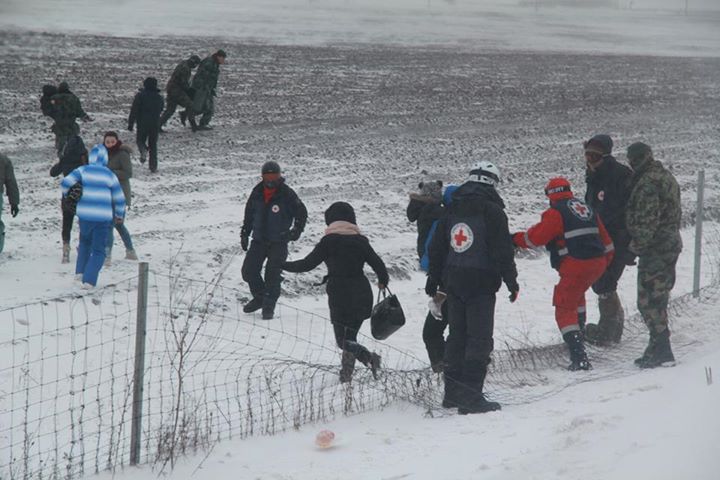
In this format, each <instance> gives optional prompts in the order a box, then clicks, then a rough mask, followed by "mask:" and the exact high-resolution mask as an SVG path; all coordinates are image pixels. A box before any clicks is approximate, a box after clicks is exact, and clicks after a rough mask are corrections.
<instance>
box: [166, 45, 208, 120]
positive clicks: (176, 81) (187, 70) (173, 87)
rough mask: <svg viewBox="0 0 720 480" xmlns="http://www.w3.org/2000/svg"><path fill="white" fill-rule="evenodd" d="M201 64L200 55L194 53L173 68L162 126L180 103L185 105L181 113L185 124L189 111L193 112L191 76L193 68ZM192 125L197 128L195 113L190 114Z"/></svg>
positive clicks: (181, 118)
mask: <svg viewBox="0 0 720 480" xmlns="http://www.w3.org/2000/svg"><path fill="white" fill-rule="evenodd" d="M198 65H200V57H198V56H197V55H192V56H191V57H190V58H188V59H187V60H183V61H182V62H180V63H178V64H177V66H176V67H175V70H173V73H172V76H171V77H170V80H168V83H167V86H166V87H165V91H166V92H167V103H166V105H165V111H164V112H163V113H162V115H161V116H160V127H161V128H162V127H164V126H165V124H166V123H167V121H168V120H170V117H172V116H173V114H174V113H175V109H176V108H177V106H178V105H180V106H181V107H185V111H183V112H182V113H180V121H181V122H182V124H183V125H185V120H186V119H187V118H188V112H190V113H194V112H193V99H192V97H193V90H192V89H191V88H190V76H191V75H192V70H193V69H194V68H195V67H197V66H198ZM190 126H191V127H192V129H193V131H196V130H197V124H196V123H195V117H194V115H191V116H190Z"/></svg>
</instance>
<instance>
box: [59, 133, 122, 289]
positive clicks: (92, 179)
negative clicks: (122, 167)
mask: <svg viewBox="0 0 720 480" xmlns="http://www.w3.org/2000/svg"><path fill="white" fill-rule="evenodd" d="M107 163H108V154H107V149H106V148H105V146H104V145H95V146H94V147H93V148H92V150H91V151H90V156H89V161H88V165H83V166H81V167H78V168H76V169H75V170H73V171H72V172H70V174H69V175H67V176H66V177H65V178H64V179H63V181H62V183H61V185H62V190H63V197H65V196H66V195H67V194H68V192H69V191H70V189H71V188H72V186H73V185H75V184H77V183H80V184H82V189H83V190H82V191H83V194H82V196H81V197H80V200H79V202H78V204H77V216H78V219H79V220H80V244H79V246H78V258H77V262H76V264H75V274H76V275H77V276H78V277H79V278H80V279H81V280H82V284H83V288H92V287H94V286H95V285H97V280H98V276H99V274H100V269H101V268H102V266H103V262H104V260H105V249H106V248H107V237H108V235H109V234H110V233H111V228H112V224H113V223H116V224H117V223H122V221H123V219H124V218H125V195H124V194H123V191H122V187H121V186H120V182H119V181H118V179H117V177H116V176H115V174H114V173H113V172H112V171H111V170H110V169H109V168H107Z"/></svg>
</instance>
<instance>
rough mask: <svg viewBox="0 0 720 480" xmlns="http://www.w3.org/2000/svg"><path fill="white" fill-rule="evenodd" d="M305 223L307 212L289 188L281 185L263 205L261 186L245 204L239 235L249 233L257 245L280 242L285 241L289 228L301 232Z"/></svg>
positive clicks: (260, 184)
mask: <svg viewBox="0 0 720 480" xmlns="http://www.w3.org/2000/svg"><path fill="white" fill-rule="evenodd" d="M306 222H307V209H306V208H305V205H304V204H303V203H302V201H300V198H298V196H297V194H296V193H295V191H294V190H293V189H292V188H290V187H288V186H287V185H285V182H282V183H281V184H280V185H279V186H278V188H277V191H276V192H275V195H273V197H272V198H271V199H270V202H269V203H267V204H266V203H265V199H264V198H263V183H262V182H260V183H258V184H257V185H256V186H255V188H253V190H252V192H251V193H250V198H248V201H247V203H246V204H245V220H244V221H243V226H242V235H248V236H249V235H250V234H251V233H252V238H253V240H257V241H259V242H283V241H287V233H288V231H289V230H290V228H294V229H295V230H298V231H299V232H302V231H303V230H305V223H306Z"/></svg>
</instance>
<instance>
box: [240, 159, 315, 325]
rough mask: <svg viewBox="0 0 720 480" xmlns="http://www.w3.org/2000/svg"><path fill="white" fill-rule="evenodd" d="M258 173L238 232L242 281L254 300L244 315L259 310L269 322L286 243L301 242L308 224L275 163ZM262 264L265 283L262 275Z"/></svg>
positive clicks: (304, 209) (305, 212)
mask: <svg viewBox="0 0 720 480" xmlns="http://www.w3.org/2000/svg"><path fill="white" fill-rule="evenodd" d="M261 172H262V181H261V182H260V183H258V184H257V185H256V186H255V188H253V190H252V192H250V197H249V198H248V200H247V204H246V205H245V219H244V221H243V226H242V229H241V231H240V246H241V247H242V249H243V250H244V251H246V252H247V254H246V255H245V261H244V262H243V265H242V278H243V280H245V281H246V282H247V283H248V286H249V287H250V293H251V294H252V296H253V298H252V300H250V301H249V302H248V303H247V304H246V305H245V306H244V307H243V311H244V312H245V313H251V312H255V311H257V310H260V309H262V318H263V319H264V320H270V319H272V318H273V316H274V314H275V303H277V300H278V298H279V297H280V283H281V282H282V265H283V262H285V260H286V259H287V256H288V242H294V241H296V240H298V239H299V238H300V235H301V234H302V232H303V230H304V229H305V222H307V209H306V208H305V205H304V204H303V203H302V201H301V200H300V198H298V196H297V194H296V193H295V191H294V190H293V189H292V188H290V187H288V186H287V184H286V183H285V179H284V178H283V177H282V174H281V171H280V165H278V164H277V162H272V161H270V162H266V163H265V164H264V165H263V166H262V170H261ZM251 235H252V243H250V236H251ZM248 245H249V248H248ZM266 260H267V263H266V264H265V261H266ZM263 264H265V279H263V277H262V275H261V272H262V267H263Z"/></svg>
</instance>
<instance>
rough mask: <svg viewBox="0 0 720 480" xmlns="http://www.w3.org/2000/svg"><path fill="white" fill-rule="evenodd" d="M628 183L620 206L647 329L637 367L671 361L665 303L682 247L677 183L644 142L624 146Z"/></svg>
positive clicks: (672, 284) (658, 364)
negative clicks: (630, 175)
mask: <svg viewBox="0 0 720 480" xmlns="http://www.w3.org/2000/svg"><path fill="white" fill-rule="evenodd" d="M627 157H628V162H629V163H630V166H631V167H632V169H633V172H634V173H633V187H632V192H631V193H630V199H629V200H628V204H627V209H626V220H627V229H628V232H629V233H630V237H631V240H630V250H631V251H632V252H633V253H635V254H637V256H638V257H639V262H638V300H637V304H638V310H640V314H641V315H642V317H643V320H644V321H645V324H646V325H647V327H648V329H649V331H650V341H649V343H648V346H647V348H646V349H645V352H644V353H643V355H642V357H640V358H638V359H637V360H635V364H636V365H638V366H639V367H640V368H654V367H657V366H660V365H662V364H663V363H666V362H673V361H674V360H675V358H674V356H673V353H672V349H671V347H670V330H669V328H668V314H667V304H668V299H669V297H670V291H671V290H672V288H673V286H674V285H675V264H676V263H677V259H678V256H679V255H680V252H681V251H682V239H681V238H680V217H681V214H682V211H681V205H680V187H679V186H678V183H677V181H676V180H675V177H674V176H673V175H672V173H670V172H669V171H668V170H666V169H665V168H664V167H663V165H662V164H661V163H660V162H658V161H657V160H655V159H654V158H653V154H652V150H651V149H650V147H649V146H648V145H646V144H644V143H640V142H638V143H633V144H632V145H630V146H629V147H628V150H627Z"/></svg>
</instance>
